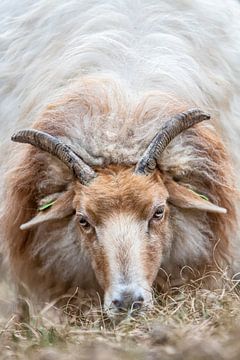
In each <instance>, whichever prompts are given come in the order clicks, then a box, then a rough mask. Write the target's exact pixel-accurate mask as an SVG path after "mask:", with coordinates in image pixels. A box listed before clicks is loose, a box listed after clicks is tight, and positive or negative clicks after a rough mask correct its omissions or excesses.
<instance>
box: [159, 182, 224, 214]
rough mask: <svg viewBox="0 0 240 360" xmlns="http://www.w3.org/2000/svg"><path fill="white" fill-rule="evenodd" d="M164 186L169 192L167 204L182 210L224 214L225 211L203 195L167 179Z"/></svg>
mask: <svg viewBox="0 0 240 360" xmlns="http://www.w3.org/2000/svg"><path fill="white" fill-rule="evenodd" d="M165 185H166V187H167V189H168V192H169V199H168V202H169V203H170V204H173V205H174V206H177V207H180V208H183V209H197V210H202V211H208V212H214V213H219V214H226V212H227V210H226V209H225V208H222V207H220V206H217V205H214V204H213V203H211V202H210V201H209V200H208V198H207V197H206V196H204V195H201V194H198V193H197V192H195V191H192V190H190V189H188V188H186V187H185V186H182V185H180V184H178V183H176V182H175V181H173V180H171V179H168V180H167V181H166V182H165Z"/></svg>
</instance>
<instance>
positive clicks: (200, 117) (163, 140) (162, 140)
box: [135, 109, 210, 175]
mask: <svg viewBox="0 0 240 360" xmlns="http://www.w3.org/2000/svg"><path fill="white" fill-rule="evenodd" d="M208 119H210V115H209V114H207V113H205V112H203V111H201V110H199V109H191V110H188V111H186V112H182V113H179V114H177V115H175V116H173V117H172V118H170V119H169V120H167V121H166V122H165V123H164V124H163V126H162V128H161V129H160V131H159V132H158V133H157V135H156V136H155V137H154V138H153V140H152V141H151V143H150V145H149V146H148V147H147V149H146V150H145V152H144V154H143V155H142V157H141V159H140V160H139V161H138V163H137V165H136V168H135V173H137V174H143V175H149V174H151V173H152V172H153V171H154V169H155V168H156V166H157V159H158V158H159V157H160V156H161V154H162V152H163V151H164V149H165V148H166V147H167V145H168V144H169V143H170V142H171V141H172V140H173V139H174V138H175V137H176V136H177V135H179V134H180V133H181V132H182V131H184V130H186V129H188V128H190V127H192V126H193V125H195V124H197V123H199V122H201V121H204V120H208Z"/></svg>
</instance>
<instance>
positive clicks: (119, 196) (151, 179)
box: [73, 167, 170, 310]
mask: <svg viewBox="0 0 240 360" xmlns="http://www.w3.org/2000/svg"><path fill="white" fill-rule="evenodd" d="M75 193H76V195H75V197H74V201H73V206H74V208H75V209H76V220H77V222H78V228H79V233H80V236H81V239H82V241H83V244H84V246H85V248H86V249H87V251H88V252H89V254H90V257H91V261H92V266H93V268H94V270H95V274H96V277H97V279H98V281H99V283H100V285H101V286H102V288H103V289H104V293H105V298H104V300H105V301H104V303H105V307H106V308H108V309H109V308H113V310H118V309H119V308H122V307H131V306H136V307H140V306H141V305H142V303H144V304H149V303H151V286H152V283H153V281H154V279H155V277H156V275H157V272H158V269H159V266H160V263H161V256H162V253H163V252H164V251H165V250H166V249H167V247H168V245H169V242H170V239H169V233H170V232H169V231H168V217H169V208H168V205H167V198H168V192H167V190H166V188H165V186H164V184H163V182H162V180H161V177H160V174H159V173H158V172H155V173H154V174H153V175H150V176H141V175H136V174H134V173H133V170H132V169H123V168H122V167H121V170H119V169H118V168H117V167H111V168H109V169H106V170H102V171H101V174H100V175H99V176H98V177H97V178H96V179H95V180H94V181H93V182H92V183H91V184H90V185H89V186H83V185H80V184H77V185H76V192H75Z"/></svg>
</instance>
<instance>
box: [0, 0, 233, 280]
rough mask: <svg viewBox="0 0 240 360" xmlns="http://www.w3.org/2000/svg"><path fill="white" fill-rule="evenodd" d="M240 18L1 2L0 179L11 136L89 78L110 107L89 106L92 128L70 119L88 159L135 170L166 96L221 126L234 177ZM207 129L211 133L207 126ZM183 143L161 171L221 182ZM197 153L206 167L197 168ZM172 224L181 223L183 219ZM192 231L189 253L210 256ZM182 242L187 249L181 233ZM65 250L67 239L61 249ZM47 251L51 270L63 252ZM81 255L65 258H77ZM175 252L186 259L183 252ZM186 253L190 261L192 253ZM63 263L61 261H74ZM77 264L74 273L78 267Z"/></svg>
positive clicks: (101, 4) (146, 7)
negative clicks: (141, 115) (139, 108)
mask: <svg viewBox="0 0 240 360" xmlns="http://www.w3.org/2000/svg"><path fill="white" fill-rule="evenodd" d="M239 19H240V5H239V3H238V2H237V1H235V0H228V1H226V2H224V1H217V0H194V1H187V0H175V1H168V0H147V1H145V0H122V1H115V0H108V1H107V0H105V1H103V0H92V1H83V0H81V1H77V0H58V1H57V2H52V1H47V0H39V1H33V0H23V1H21V2H19V1H17V0H12V1H11V2H10V3H9V1H5V0H4V1H1V3H0V28H1V37H0V52H1V58H0V119H1V120H0V137H1V140H0V141H1V142H2V143H3V146H2V147H1V166H2V170H1V173H2V172H3V171H4V167H5V163H6V158H7V157H8V155H10V157H12V158H13V157H14V156H16V155H14V152H13V150H12V149H13V147H12V148H10V147H9V146H10V135H11V134H12V132H13V131H15V130H16V129H19V128H23V127H27V126H30V125H31V124H32V122H33V120H35V119H36V117H37V116H38V115H39V113H40V112H41V111H42V110H43V109H44V108H45V107H46V106H47V105H48V104H49V103H50V102H54V100H56V99H58V98H59V97H61V96H62V95H63V94H65V93H68V94H69V93H73V94H74V93H77V94H81V93H82V92H86V88H85V85H84V82H82V80H81V79H82V77H83V76H85V75H88V76H91V77H93V78H95V79H96V78H100V79H102V80H103V81H102V84H101V86H99V88H96V89H95V92H96V96H97V97H98V98H99V99H101V98H102V97H104V96H107V97H108V100H109V104H110V108H111V112H110V114H109V116H107V117H104V118H102V117H101V116H99V113H98V109H97V108H96V106H94V99H93V104H92V112H93V116H91V121H89V120H90V119H89V116H88V115H86V116H85V117H84V119H83V121H82V122H81V124H79V128H78V129H76V127H71V123H70V122H69V128H68V129H67V132H68V135H69V139H68V141H69V142H72V143H73V144H74V145H75V146H76V149H77V150H78V151H79V152H81V154H82V156H83V158H84V159H85V160H86V161H88V162H90V163H92V164H96V163H99V164H101V163H106V164H107V163H110V162H115V163H116V162H122V163H136V161H137V160H138V158H139V156H140V154H141V153H142V152H143V151H144V150H145V148H146V146H147V144H148V143H149V141H150V140H151V139H152V138H153V136H154V135H155V134H156V131H157V130H158V128H159V126H160V122H161V121H162V120H164V119H165V117H166V114H167V113H168V111H169V104H168V101H167V100H166V96H165V97H162V96H161V93H165V94H166V93H168V94H169V95H170V97H171V98H172V97H176V99H178V100H179V101H182V102H183V103H186V104H189V105H191V106H197V107H199V108H202V109H205V110H207V111H209V112H210V113H211V114H212V115H213V116H215V117H216V119H217V120H218V121H217V124H216V127H217V128H219V131H223V136H224V140H225V142H226V143H227V144H228V148H229V149H230V151H231V152H232V155H233V159H234V164H235V169H236V172H238V171H239V169H240V166H239V165H240V161H239V159H240V157H239V138H240V121H239V118H240V66H239V60H240V21H239ZM143 98H146V103H145V107H144V110H143V111H144V112H146V113H147V112H148V111H150V110H151V109H155V108H157V109H159V110H158V112H157V114H156V113H155V115H154V116H153V117H152V118H149V121H148V122H147V123H146V122H144V121H143V119H139V122H138V123H137V124H136V123H135V122H134V120H133V118H132V114H133V110H134V109H135V107H136V105H137V104H138V103H139V101H140V100H141V99H143ZM169 102H170V100H169ZM119 103H120V104H121V106H122V107H123V108H124V109H125V117H123V118H119V116H118V112H119ZM68 116H69V119H70V118H72V117H73V116H75V117H76V116H78V115H77V114H68ZM203 126H208V127H209V128H211V129H212V131H215V130H214V128H213V127H212V125H210V124H204V125H203ZM186 141H187V137H186V136H185V137H182V136H180V137H178V139H175V140H174V142H172V144H171V145H170V146H169V148H168V150H167V151H166V152H165V154H164V156H163V158H162V160H161V163H162V166H163V168H164V169H165V170H171V169H174V168H175V167H176V166H178V167H179V168H181V172H182V173H184V172H187V171H188V170H190V169H194V170H195V172H197V171H199V172H200V171H201V172H204V171H205V172H206V174H207V176H208V177H210V178H211V177H212V181H216V179H215V178H214V176H213V174H211V172H210V170H209V169H210V168H211V166H208V165H209V164H208V159H206V158H205V157H204V154H197V161H196V153H194V152H193V151H192V149H191V147H190V146H185V143H186ZM201 156H202V159H203V162H204V165H205V168H204V167H201V169H198V167H197V164H198V163H199V159H200V157H201ZM210 165H212V164H210ZM54 177H55V175H54V174H53V178H54ZM1 181H2V180H1ZM1 188H2V186H1ZM2 196H3V195H2ZM2 196H1V197H2ZM3 210H4V209H3ZM176 222H178V223H180V222H181V218H178V219H177V220H176ZM189 224H190V225H189V229H188V230H190V231H188V241H190V243H191V249H192V248H194V254H193V255H194V256H199V254H202V255H203V256H205V255H206V253H207V250H206V247H205V245H204V241H205V239H206V234H203V232H201V229H198V231H197V232H196V230H194V235H196V233H197V234H198V236H197V237H196V238H194V239H193V238H192V239H189V234H190V235H191V232H192V228H193V227H194V226H195V219H192V222H190V223H189ZM112 226H113V225H110V223H109V226H108V230H109V233H110V234H111V233H113V232H114V231H115V230H113V227H112ZM114 226H115V225H114ZM116 226H117V225H116ZM119 226H120V225H119ZM199 226H200V225H199ZM133 228H134V226H133ZM194 229H195V227H194ZM131 231H133V230H131ZM70 240H71V239H70ZM180 241H181V243H184V241H185V238H184V234H182V236H181V238H180ZM188 244H189V242H188ZM201 244H202V245H201ZM68 245H69V243H68V242H65V241H64V240H62V242H61V243H60V249H61V250H63V249H65V248H66V247H68ZM49 246H51V249H52V258H51V264H45V265H46V266H50V265H51V266H53V264H54V263H57V262H58V263H59V258H58V254H59V251H58V252H56V253H54V251H55V247H54V246H55V245H54V244H49ZM135 246H138V244H134V247H135ZM74 249H75V247H74V248H73V249H72V251H74ZM37 251H38V252H41V253H42V252H44V251H49V249H48V250H47V247H46V248H45V249H40V248H39V249H38V250H37ZM110 251H111V249H110V248H109V256H110ZM134 251H137V249H134ZM80 252H81V250H80V249H79V250H78V252H77V253H75V254H73V253H70V252H69V253H68V255H69V257H71V256H74V257H75V256H76V254H80ZM54 254H55V255H54ZM179 254H181V258H182V259H185V257H184V256H182V253H181V251H179ZM184 255H185V256H187V255H188V257H189V256H190V257H191V256H192V252H190V254H187V253H184ZM179 256H180V255H179ZM60 261H63V262H64V264H65V263H67V262H68V257H66V258H62V259H60ZM75 264H76V268H77V265H78V262H77V261H76V263H75ZM63 267H64V265H63ZM76 271H77V270H76ZM132 271H134V270H132ZM112 272H114V266H113V265H112ZM70 275H71V274H70ZM70 275H69V276H70ZM64 276H66V277H67V276H68V274H64Z"/></svg>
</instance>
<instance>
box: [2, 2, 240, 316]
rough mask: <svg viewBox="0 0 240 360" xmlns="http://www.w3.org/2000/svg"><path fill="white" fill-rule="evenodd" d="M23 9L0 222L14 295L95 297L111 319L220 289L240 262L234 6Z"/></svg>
mask: <svg viewBox="0 0 240 360" xmlns="http://www.w3.org/2000/svg"><path fill="white" fill-rule="evenodd" d="M13 3H14V4H12V6H10V5H9V4H7V3H5V2H2V3H1V5H0V13H1V20H0V23H1V29H2V31H3V35H2V37H1V49H2V53H3V56H2V57H1V62H0V68H1V74H2V75H1V77H2V86H1V96H0V98H1V119H2V120H1V125H0V126H1V136H2V142H3V144H2V148H1V149H2V150H1V154H2V155H1V158H2V161H1V163H2V165H1V174H2V176H1V182H2V183H1V220H0V221H1V244H2V249H3V250H2V251H3V253H4V257H5V259H6V262H7V263H8V264H9V268H10V271H11V275H12V278H13V281H14V282H15V283H16V284H17V287H18V288H19V291H21V288H22V287H24V288H25V289H26V288H27V289H28V290H29V293H30V294H31V296H32V298H34V299H35V300H36V299H38V300H42V301H51V300H53V299H56V298H58V297H61V296H62V295H65V294H70V293H71V291H72V289H76V288H78V289H80V292H81V291H83V292H87V293H88V292H89V293H91V292H92V291H93V292H98V293H99V294H100V297H101V299H102V301H103V305H104V308H105V309H106V311H108V312H109V313H110V312H111V313H112V314H113V315H114V316H115V315H116V314H118V313H119V312H120V311H121V310H122V309H144V308H148V307H150V306H151V304H152V289H153V286H155V285H156V286H158V287H159V289H160V290H162V291H164V290H165V289H167V288H169V287H171V286H176V285H178V286H179V285H181V284H183V283H187V282H189V281H192V280H196V279H198V278H204V279H205V281H202V283H203V286H208V287H214V286H222V285H221V272H226V273H227V274H228V276H233V274H234V272H235V271H237V263H238V253H237V249H238V247H239V246H238V238H237V232H238V221H237V212H238V190H237V176H236V173H235V172H236V171H237V170H238V166H237V164H239V155H238V154H237V152H236V146H237V145H238V144H239V140H238V135H239V133H240V131H239V120H238V116H239V113H240V105H239V104H240V102H239V101H238V100H239V93H240V91H239V90H240V87H239V79H240V69H239V63H238V61H239V58H240V46H239V45H240V31H239V30H240V24H239V17H240V6H239V4H238V3H237V2H236V1H234V0H229V1H228V6H227V8H226V5H224V4H223V3H220V2H215V1H214V0H208V1H206V0H201V1H200V0H199V1H197V0H196V1H194V2H186V1H180V0H176V1H174V2H169V1H166V0H160V1H159V0H148V1H143V0H138V1H137V0H136V1H129V0H122V1H117V2H116V1H111V0H108V1H107V0H105V1H104V0H103V1H96V0H93V1H91V2H89V3H88V2H85V1H76V0H68V1H66V0H64V1H63V0H60V1H58V2H57V3H52V2H48V1H46V0H41V1H38V2H35V1H31V0H28V1H25V2H24V3H23V4H21V7H20V6H19V3H18V2H17V1H16V2H15V1H14V2H13ZM231 136H232V139H231V143H230V141H229V139H230V137H231ZM10 138H11V139H12V140H13V142H17V143H18V144H15V143H13V142H10ZM20 143H21V144H20ZM22 143H25V144H22ZM233 165H235V167H234V166H233ZM3 175H4V176H3ZM206 273H209V274H214V276H212V277H211V276H209V277H207V276H205V277H204V274H206ZM218 275H219V276H218Z"/></svg>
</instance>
